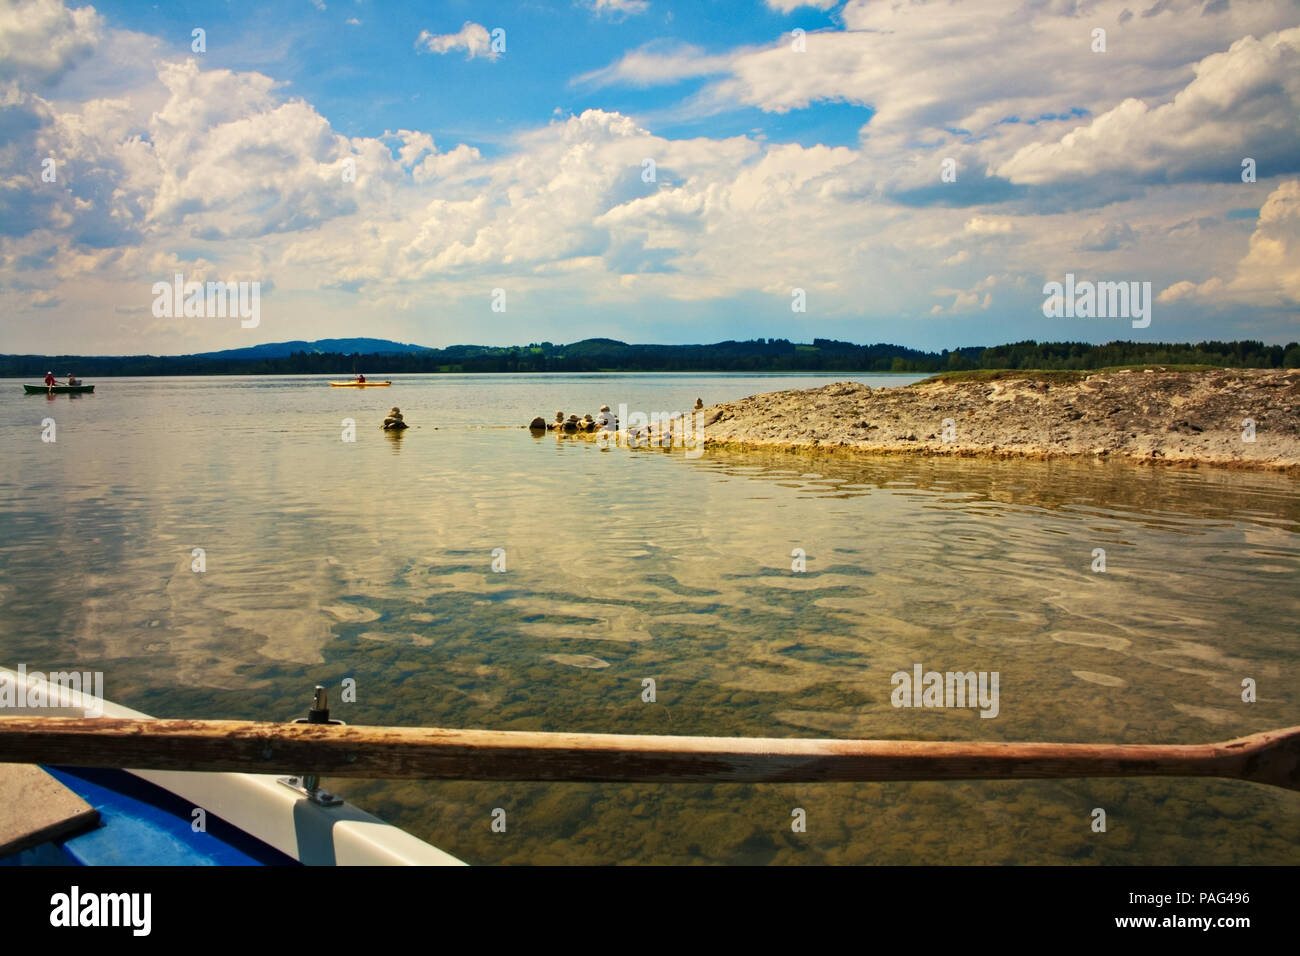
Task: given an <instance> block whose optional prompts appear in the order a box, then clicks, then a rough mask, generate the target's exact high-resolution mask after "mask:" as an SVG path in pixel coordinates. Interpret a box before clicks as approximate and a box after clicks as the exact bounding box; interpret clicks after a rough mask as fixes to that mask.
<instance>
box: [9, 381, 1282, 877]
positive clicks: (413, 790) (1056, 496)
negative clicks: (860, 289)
mask: <svg viewBox="0 0 1300 956" xmlns="http://www.w3.org/2000/svg"><path fill="white" fill-rule="evenodd" d="M845 378H851V379H853V380H856V381H864V382H867V383H868V384H871V385H873V386H875V385H880V384H886V385H889V386H895V385H901V384H905V383H907V382H909V381H912V380H914V377H899V376H848V375H840V376H832V377H809V376H794V375H770V376H727V375H551V376H522V375H521V376H452V375H448V376H402V375H398V376H393V379H394V382H395V384H394V386H393V387H392V388H387V389H372V390H365V391H359V390H355V389H331V388H329V387H327V386H326V385H325V384H324V383H325V381H326V380H325V379H318V378H305V377H283V378H273V379H256V380H255V379H249V378H233V379H231V378H220V379H216V378H195V379H176V378H170V379H104V380H100V381H99V382H97V385H98V389H97V393H96V394H94V395H88V396H57V397H54V398H52V399H51V398H48V397H46V396H30V397H28V396H24V395H22V394H21V389H19V388H18V384H17V383H16V382H3V383H0V441H2V442H3V445H2V447H3V450H4V454H3V456H0V663H3V664H5V665H8V666H16V665H17V664H18V663H26V664H27V665H28V667H29V668H32V669H45V670H48V669H55V668H63V667H66V668H74V667H75V668H77V669H99V670H103V671H104V672H105V692H106V695H107V696H108V697H109V698H111V699H114V700H116V701H119V702H120V703H123V704H126V705H128V706H132V707H136V708H139V709H141V710H145V711H147V712H150V713H153V714H155V715H158V716H167V717H183V716H195V717H211V718H235V719H259V720H267V719H271V720H275V719H289V718H292V717H297V716H302V715H303V714H304V713H305V711H306V708H307V705H308V703H309V700H310V692H311V687H312V686H313V684H315V683H317V682H319V683H324V684H327V685H329V686H330V687H331V696H332V698H333V699H334V700H335V701H337V698H338V688H339V684H340V682H341V681H342V679H343V678H345V677H351V678H354V679H355V680H356V682H357V702H356V703H354V704H339V703H337V702H336V703H335V706H334V715H335V716H337V717H340V718H342V719H344V720H347V721H348V722H349V723H359V724H365V723H371V724H379V723H383V724H401V725H412V726H416V725H422V726H445V727H483V728H492V729H503V730H551V731H560V730H568V731H592V732H608V733H671V734H708V735H723V736H726V735H764V736H815V737H900V738H901V737H907V738H927V739H969V740H1044V741H1107V742H1117V743H1154V742H1169V743H1194V742H1206V741H1212V740H1222V739H1227V738H1231V737H1235V736H1239V735H1243V734H1247V733H1253V732H1256V731H1260V730H1265V729H1273V728H1278V727H1286V726H1292V725H1296V724H1300V691H1298V690H1297V688H1298V685H1300V666H1298V664H1300V654H1298V653H1297V649H1296V635H1297V633H1298V632H1300V586H1298V585H1300V501H1298V498H1297V494H1296V491H1297V483H1296V481H1295V480H1294V479H1290V478H1285V477H1282V476H1277V475H1267V474H1249V473H1235V472H1225V471H1215V470H1209V469H1200V470H1190V471H1189V470H1167V469H1146V468H1139V467H1134V466H1129V465H1123V464H1119V463H1109V464H1091V463H1062V462H979V461H943V460H927V459H921V458H918V459H904V458H882V459H875V460H870V459H864V460H861V461H850V460H846V459H844V458H842V457H834V458H832V457H818V456H813V455H788V454H786V455H783V454H749V455H738V454H728V455H721V454H706V455H705V456H704V457H701V458H698V459H695V460H689V459H686V458H684V457H683V456H682V454H681V453H680V452H676V453H670V452H666V451H662V450H659V451H650V450H640V451H628V450H625V449H618V448H614V449H609V450H601V449H599V448H597V447H596V446H595V445H593V444H590V443H586V442H581V441H571V440H562V439H557V438H556V437H555V436H553V435H549V434H548V435H545V436H543V437H533V436H530V434H529V433H528V432H527V431H526V430H523V429H521V428H520V427H519V426H520V425H522V424H524V423H526V422H527V421H528V420H529V419H530V418H532V417H533V416H534V415H543V416H545V417H546V418H548V419H550V418H552V417H553V416H554V413H555V411H556V410H557V409H563V410H564V411H565V413H566V414H567V413H568V412H570V411H574V412H577V413H578V414H582V413H584V412H588V411H590V412H592V413H593V414H594V413H595V412H596V410H597V409H598V408H599V406H600V405H601V404H602V403H607V404H609V405H611V406H613V407H615V408H617V406H618V405H619V403H626V404H627V405H628V406H629V409H630V410H641V411H646V412H651V411H678V410H684V409H687V408H689V407H690V405H691V404H693V402H694V400H695V398H696V397H697V396H698V397H701V398H703V400H704V402H705V404H713V403H715V402H718V401H724V400H728V399H733V398H738V397H741V396H744V395H749V394H754V393H756V392H764V391H776V390H780V389H787V388H804V387H811V386H814V385H819V384H824V383H825V382H828V381H834V380H836V379H845ZM393 404H396V405H399V406H401V408H402V411H403V413H404V414H405V415H406V420H407V421H408V422H409V423H410V424H411V425H412V428H411V429H410V430H408V431H407V432H406V433H405V434H404V435H403V436H402V437H401V438H394V437H392V436H391V435H389V434H387V433H384V432H382V431H381V430H380V429H379V427H378V426H379V423H380V421H381V420H382V419H383V417H384V413H385V412H386V411H387V409H388V408H389V406H391V405H393ZM46 418H52V419H54V421H55V428H56V433H55V435H56V438H57V440H56V441H55V442H53V443H49V442H43V441H42V421H43V419H46ZM345 418H352V419H355V421H356V423H357V429H356V440H355V441H354V442H345V441H343V440H341V436H342V422H343V419H345ZM196 548H202V549H204V552H205V561H206V570H205V571H204V572H203V573H196V572H194V571H192V570H191V564H192V562H193V560H194V559H193V557H192V552H193V549H196ZM498 548H500V549H504V551H505V561H506V568H507V570H506V571H505V573H496V572H494V571H493V570H492V567H491V564H492V560H493V558H492V555H493V551H494V549H498ZM1097 548H1102V549H1104V550H1105V554H1106V565H1107V567H1106V572H1105V573H1094V572H1093V571H1092V570H1090V568H1091V565H1092V564H1093V560H1094V558H1093V552H1094V549H1097ZM794 549H802V550H803V551H804V552H806V555H807V558H806V561H807V564H806V568H807V569H806V571H805V572H803V573H797V572H795V571H793V570H792V562H793V560H794V558H793V557H792V552H793V551H794ZM918 663H919V664H921V665H923V667H924V668H925V669H927V670H930V669H933V670H937V671H948V670H961V671H970V670H976V671H996V672H998V673H999V675H1000V692H1001V693H1000V703H999V713H998V715H997V717H996V718H994V719H981V718H980V717H979V715H978V713H977V712H976V711H974V710H971V709H955V708H954V709H906V708H895V707H893V706H892V705H891V702H890V692H891V689H892V687H891V683H890V676H891V675H892V674H893V673H894V672H895V671H899V670H906V671H910V670H911V669H912V667H913V665H914V664H918ZM645 678H653V679H654V680H655V682H656V691H657V700H656V701H655V702H654V703H646V702H643V701H642V681H643V680H644V679H645ZM1245 678H1251V679H1253V680H1254V681H1256V683H1257V685H1258V700H1257V702H1255V703H1244V702H1243V701H1242V700H1241V694H1242V689H1241V688H1242V681H1243V679H1245ZM285 769H297V768H285ZM328 785H329V786H330V787H331V788H332V789H335V790H336V791H338V792H340V793H341V794H342V795H344V796H346V797H347V798H349V799H351V800H352V801H353V802H356V803H358V804H360V805H361V806H363V807H365V808H366V809H369V810H371V811H372V812H374V813H377V814H378V815H380V816H382V817H384V818H385V819H387V820H390V821H391V822H393V823H396V824H398V825H400V826H403V827H406V828H408V829H410V830H412V831H413V832H415V833H416V834H418V835H419V836H421V837H423V838H424V839H427V840H429V841H430V842H433V843H435V844H437V845H438V846H441V847H443V848H444V849H446V850H448V851H450V852H452V853H455V854H457V855H459V856H461V857H462V858H464V859H466V860H467V861H469V862H472V863H612V862H658V863H687V862H692V863H693V862H732V863H737V862H743V863H767V862H777V863H959V862H960V863H965V862H974V863H1014V862H1029V863H1052V862H1083V863H1148V864H1191V863H1197V864H1220V863H1274V864H1281V863H1292V864H1293V863H1296V862H1298V861H1300V856H1298V854H1297V850H1296V847H1297V846H1300V813H1298V812H1297V811H1298V810H1300V794H1295V793H1290V792H1285V791H1282V790H1278V789H1275V788H1265V787H1261V786H1256V785H1253V784H1244V783H1235V782H1229V781H1209V780H1155V781H1148V780H1125V781H1106V780H1076V781H1039V782H1026V783H978V782H977V783H914V784H888V785H886V784H833V785H830V784H828V785H755V786H741V785H718V786H711V785H695V784H691V785H653V786H651V785H630V784H621V785H585V784H564V785H555V784H502V783H475V782H464V783H460V782H456V783H438V782H428V783H426V782H397V783H391V782H383V781H354V780H331V781H328ZM1096 807H1101V808H1103V809H1104V810H1105V811H1106V814H1107V832H1105V833H1095V832H1093V831H1092V829H1091V826H1090V824H1091V822H1092V811H1093V809H1094V808H1096ZM495 808H502V809H504V810H505V811H506V813H507V821H508V823H507V830H506V832H505V833H494V832H492V830H491V828H490V822H491V817H492V811H493V810H494V809H495ZM795 808H802V809H803V810H804V811H805V812H806V814H807V832H806V833H794V832H792V830H791V826H790V823H791V819H792V817H791V813H792V810H794V809H795Z"/></svg>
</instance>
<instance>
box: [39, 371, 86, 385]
mask: <svg viewBox="0 0 1300 956" xmlns="http://www.w3.org/2000/svg"><path fill="white" fill-rule="evenodd" d="M45 384H46V385H50V386H53V385H80V384H81V379H79V378H77V377H76V376H74V375H73V374H72V373H71V372H69V373H68V380H67V381H66V382H60V381H59V380H58V379H57V378H55V377H54V373H53V372H46V373H45Z"/></svg>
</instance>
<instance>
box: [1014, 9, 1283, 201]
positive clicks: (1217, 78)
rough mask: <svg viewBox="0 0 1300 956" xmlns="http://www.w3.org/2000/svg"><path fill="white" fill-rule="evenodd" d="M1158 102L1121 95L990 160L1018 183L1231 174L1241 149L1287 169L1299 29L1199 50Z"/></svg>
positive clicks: (1266, 164) (1236, 169) (1265, 164)
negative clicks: (1183, 79)
mask: <svg viewBox="0 0 1300 956" xmlns="http://www.w3.org/2000/svg"><path fill="white" fill-rule="evenodd" d="M1193 70H1194V72H1195V78H1194V79H1193V80H1192V81H1191V82H1190V83H1188V84H1187V85H1186V86H1185V87H1184V88H1183V89H1181V90H1179V91H1178V92H1177V93H1176V94H1175V95H1174V96H1173V98H1172V99H1170V100H1169V101H1168V102H1166V103H1162V104H1160V105H1158V106H1155V107H1151V106H1148V105H1147V103H1145V102H1143V101H1142V100H1140V99H1135V98H1129V99H1125V100H1124V101H1123V102H1122V103H1120V104H1119V105H1118V106H1116V107H1115V108H1114V109H1111V110H1109V111H1107V112H1105V113H1103V114H1102V115H1100V116H1098V117H1097V118H1096V119H1094V120H1092V121H1091V122H1089V123H1087V124H1086V125H1081V126H1078V127H1076V128H1075V129H1074V130H1073V131H1072V132H1070V133H1068V134H1066V135H1065V136H1063V137H1061V139H1059V140H1057V141H1055V142H1038V143H1030V144H1028V145H1026V146H1024V147H1022V148H1021V149H1020V150H1019V151H1018V152H1017V153H1016V154H1015V155H1014V156H1012V157H1011V158H1010V159H1008V160H1007V161H1006V162H1004V163H1002V164H1001V165H1000V166H999V167H998V170H997V172H998V174H999V175H1001V176H1005V177H1006V178H1008V179H1010V180H1011V181H1012V182H1017V183H1033V184H1041V183H1050V182H1060V181H1063V180H1065V181H1072V182H1077V181H1078V180H1081V179H1086V178H1090V177H1096V176H1101V175H1110V176H1114V175H1132V176H1138V177H1146V178H1156V179H1159V180H1165V179H1176V178H1181V177H1183V176H1186V175H1197V174H1201V175H1204V174H1206V173H1210V174H1211V175H1214V174H1217V175H1218V176H1221V177H1231V176H1234V175H1236V174H1237V173H1239V171H1240V161H1241V158H1242V157H1243V155H1250V156H1252V157H1253V158H1255V159H1256V160H1257V161H1258V162H1259V163H1260V165H1261V166H1263V167H1264V168H1265V169H1268V168H1269V167H1270V166H1271V167H1272V168H1273V169H1274V170H1276V169H1277V167H1278V165H1281V164H1289V167H1288V168H1284V169H1283V170H1282V171H1284V172H1293V171H1295V163H1296V159H1297V157H1298V156H1300V123H1298V122H1297V121H1296V117H1297V115H1300V27H1296V28H1294V29H1291V30H1285V31H1282V32H1279V33H1273V34H1270V35H1268V36H1266V37H1264V38H1263V39H1261V40H1257V39H1255V38H1254V37H1252V36H1248V37H1242V38H1241V39H1239V40H1237V41H1236V42H1235V43H1233V44H1232V45H1231V47H1230V48H1229V49H1228V50H1227V51H1225V52H1222V53H1215V54H1212V55H1210V56H1207V57H1205V58H1204V59H1203V60H1201V61H1200V62H1199V63H1197V64H1196V65H1195V66H1194V67H1193Z"/></svg>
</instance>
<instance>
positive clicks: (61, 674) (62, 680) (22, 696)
mask: <svg viewBox="0 0 1300 956" xmlns="http://www.w3.org/2000/svg"><path fill="white" fill-rule="evenodd" d="M72 693H77V694H81V695H83V696H82V698H81V712H82V713H83V714H85V715H86V716H87V717H100V716H102V715H103V713H104V672H103V671H51V672H50V676H49V677H48V678H47V677H46V676H45V675H44V674H42V673H41V672H40V671H32V672H31V673H30V674H28V673H27V665H26V664H19V665H18V677H17V678H16V679H15V678H14V676H13V674H10V673H9V672H7V671H0V710H5V709H6V708H21V709H44V708H47V707H51V708H61V707H71V706H75V705H72V704H70V703H67V701H68V700H69V695H70V694H72Z"/></svg>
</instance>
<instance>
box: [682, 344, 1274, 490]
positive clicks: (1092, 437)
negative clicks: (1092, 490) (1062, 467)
mask: <svg viewBox="0 0 1300 956" xmlns="http://www.w3.org/2000/svg"><path fill="white" fill-rule="evenodd" d="M699 414H701V415H702V421H703V425H704V428H703V435H704V447H705V449H706V450H707V449H709V448H729V447H736V448H765V449H786V450H789V451H813V450H817V451H830V452H835V451H843V452H849V453H865V454H886V455H888V454H925V455H954V456H959V457H961V456H965V457H991V458H1013V457H1023V458H1056V457H1076V458H1078V457H1095V458H1109V459H1115V460H1124V461H1130V462H1134V463H1139V464H1165V465H1183V466H1191V467H1195V466H1198V465H1214V466H1218V467H1227V468H1246V469H1256V470H1268V471H1284V472H1289V473H1295V474H1300V369H1216V370H1212V371H1166V370H1160V369H1149V370H1145V371H1133V370H1121V371H1114V372H1097V373H1090V374H1086V375H1083V376H1078V377H1075V376H1072V375H1071V374H1069V373H1065V374H1061V375H1054V374H1052V373H1036V374H1032V375H1023V376H1022V375H1017V373H1014V372H1009V373H1002V376H1000V377H998V378H996V379H992V380H989V379H984V380H980V379H957V380H931V381H924V382H918V383H916V384H915V385H907V386H900V387H897V388H876V389H872V388H869V387H868V386H866V385H861V384H858V383H856V382H837V383H835V384H832V385H825V386H822V387H821V388H815V389H807V390H791V391H784V392H770V393H766V394H763V395H754V396H751V397H749V398H745V399H741V400H739V401H735V402H727V403H725V404H722V405H714V406H711V407H707V408H705V409H704V410H703V412H702V413H699ZM1246 419H1250V420H1251V421H1253V423H1254V439H1255V440H1254V441H1253V442H1252V441H1248V440H1246V438H1244V437H1243V433H1247V437H1248V433H1249V424H1248V423H1246V424H1243V422H1244V421H1245V420H1246Z"/></svg>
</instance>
